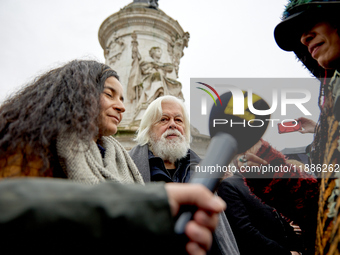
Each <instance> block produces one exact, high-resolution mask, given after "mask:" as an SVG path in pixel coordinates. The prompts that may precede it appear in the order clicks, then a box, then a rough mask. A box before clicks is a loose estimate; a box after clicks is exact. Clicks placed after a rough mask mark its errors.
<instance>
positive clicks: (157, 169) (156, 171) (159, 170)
mask: <svg viewBox="0 0 340 255" xmlns="http://www.w3.org/2000/svg"><path fill="white" fill-rule="evenodd" d="M148 157H149V166H150V175H151V176H150V177H151V179H152V180H154V181H165V182H182V183H185V182H188V181H189V179H190V167H191V166H193V165H197V164H198V163H199V161H200V158H199V156H198V155H197V154H196V153H195V152H194V151H192V150H190V149H189V150H188V152H187V155H186V157H185V158H182V159H180V160H179V161H176V170H175V173H174V174H173V176H172V177H171V175H170V173H169V171H168V170H167V169H166V168H165V165H164V161H163V159H161V158H160V157H156V156H154V154H153V153H152V152H151V151H150V150H149V151H148Z"/></svg>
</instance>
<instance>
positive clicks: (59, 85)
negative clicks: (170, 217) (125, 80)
mask: <svg viewBox="0 0 340 255" xmlns="http://www.w3.org/2000/svg"><path fill="white" fill-rule="evenodd" d="M124 111H125V108H124V104H123V87H122V85H121V84H120V82H119V77H118V75H117V73H116V72H115V71H113V70H112V69H111V68H110V67H109V66H107V65H104V64H101V63H98V62H96V61H79V60H74V61H71V62H69V63H67V64H66V65H64V66H62V67H59V68H56V69H54V70H51V71H49V72H47V73H45V74H43V75H41V76H40V77H38V78H36V79H35V80H33V82H31V83H30V84H29V85H28V86H26V87H24V88H23V89H22V90H20V91H19V92H18V93H17V94H16V95H14V96H13V97H11V98H9V99H7V100H6V101H5V102H4V103H3V104H2V105H1V107H0V155H1V156H0V177H2V178H4V177H18V176H36V177H61V178H68V179H73V180H76V181H79V182H83V183H89V184H94V183H98V182H100V181H101V180H104V179H110V180H115V181H118V182H122V183H136V182H137V183H143V180H142V177H141V176H140V174H139V172H138V170H137V168H136V166H135V165H134V164H133V162H132V160H131V158H130V157H129V156H128V154H127V152H126V151H125V149H124V148H123V147H122V146H121V145H120V144H119V143H118V142H117V141H116V140H115V139H114V138H113V137H112V136H111V135H113V134H115V133H116V132H117V125H118V124H119V123H120V121H121V120H122V113H123V112H124Z"/></svg>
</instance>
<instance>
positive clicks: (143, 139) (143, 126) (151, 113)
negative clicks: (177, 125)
mask: <svg viewBox="0 0 340 255" xmlns="http://www.w3.org/2000/svg"><path fill="white" fill-rule="evenodd" d="M163 101H164V102H174V103H176V104H178V105H179V106H180V107H181V108H182V112H183V122H184V125H185V128H184V132H185V133H184V137H185V139H186V141H187V142H189V141H190V122H189V115H188V112H187V110H186V108H185V105H184V103H183V101H181V100H180V99H178V98H177V97H174V96H169V95H168V96H161V97H159V98H157V99H155V100H154V101H153V102H152V103H151V104H150V105H149V106H148V108H147V109H146V111H145V113H144V115H143V118H142V120H141V122H140V125H139V128H138V130H137V136H136V138H135V139H134V141H137V143H138V145H140V146H143V145H144V144H147V143H149V141H150V130H151V128H152V126H153V125H154V124H156V122H158V121H159V120H160V118H161V117H162V114H163V111H162V102H163Z"/></svg>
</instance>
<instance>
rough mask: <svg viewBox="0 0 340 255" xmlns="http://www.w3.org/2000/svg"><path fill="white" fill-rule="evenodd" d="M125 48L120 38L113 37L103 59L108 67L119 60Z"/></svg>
mask: <svg viewBox="0 0 340 255" xmlns="http://www.w3.org/2000/svg"><path fill="white" fill-rule="evenodd" d="M125 48H126V45H125V42H124V40H123V38H122V37H114V38H113V39H112V40H111V41H110V42H109V44H108V46H107V47H106V52H105V57H106V59H107V64H108V65H113V64H114V63H116V61H117V60H119V59H120V56H121V55H122V52H123V51H124V49H125Z"/></svg>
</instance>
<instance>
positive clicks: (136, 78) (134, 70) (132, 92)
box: [127, 32, 142, 102]
mask: <svg viewBox="0 0 340 255" xmlns="http://www.w3.org/2000/svg"><path fill="white" fill-rule="evenodd" d="M131 37H132V41H131V48H132V54H131V56H132V59H133V60H132V64H131V66H132V67H131V71H130V75H129V81H128V85H127V98H128V99H129V100H130V101H131V102H132V101H133V100H135V99H138V98H139V97H140V92H141V87H142V86H141V80H142V78H141V71H140V67H139V61H140V60H141V58H142V57H141V55H140V53H139V51H138V41H137V34H136V32H133V33H132V34H131Z"/></svg>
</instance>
